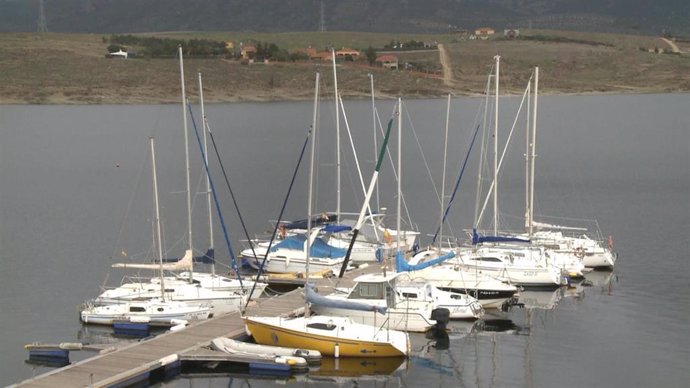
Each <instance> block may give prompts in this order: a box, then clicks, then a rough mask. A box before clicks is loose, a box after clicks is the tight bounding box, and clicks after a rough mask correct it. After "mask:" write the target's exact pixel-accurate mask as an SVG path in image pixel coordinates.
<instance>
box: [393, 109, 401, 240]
mask: <svg viewBox="0 0 690 388" xmlns="http://www.w3.org/2000/svg"><path fill="white" fill-rule="evenodd" d="M401 183H402V99H401V98H400V97H398V204H397V212H398V216H397V217H396V218H397V220H396V225H395V227H396V228H397V229H396V230H397V232H396V233H395V244H396V249H397V251H398V252H400V245H401V244H400V229H401V225H400V214H401V213H400V211H401V202H402V199H401V198H402V184H401Z"/></svg>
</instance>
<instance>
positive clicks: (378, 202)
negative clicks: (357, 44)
mask: <svg viewBox="0 0 690 388" xmlns="http://www.w3.org/2000/svg"><path fill="white" fill-rule="evenodd" d="M369 82H370V84H371V119H372V124H373V125H374V126H373V128H374V163H376V158H377V157H378V152H379V146H378V144H377V141H376V139H377V138H378V136H376V100H375V98H374V96H375V95H374V93H375V92H374V75H373V74H371V73H369ZM379 211H381V199H380V197H379V185H378V183H377V184H376V212H377V213H378V212H379ZM374 230H376V228H374Z"/></svg>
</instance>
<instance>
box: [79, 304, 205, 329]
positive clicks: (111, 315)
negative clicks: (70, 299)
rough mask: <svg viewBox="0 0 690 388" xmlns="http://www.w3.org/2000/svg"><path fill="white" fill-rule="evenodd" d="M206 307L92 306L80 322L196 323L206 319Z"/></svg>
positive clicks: (161, 305)
mask: <svg viewBox="0 0 690 388" xmlns="http://www.w3.org/2000/svg"><path fill="white" fill-rule="evenodd" d="M210 315H211V309H210V307H208V306H194V305H190V304H187V303H182V302H169V301H168V302H163V301H144V302H127V303H122V304H113V305H106V306H92V307H88V308H85V309H84V310H82V311H81V313H80V318H81V321H82V322H84V323H93V324H98V325H112V324H113V323H114V322H118V321H129V320H132V319H140V320H142V319H143V320H146V321H150V322H161V323H169V322H171V320H184V321H197V320H203V319H208V318H209V316H210Z"/></svg>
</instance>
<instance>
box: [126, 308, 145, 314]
mask: <svg viewBox="0 0 690 388" xmlns="http://www.w3.org/2000/svg"><path fill="white" fill-rule="evenodd" d="M129 312H131V313H143V312H146V309H145V308H143V307H141V306H130V307H129Z"/></svg>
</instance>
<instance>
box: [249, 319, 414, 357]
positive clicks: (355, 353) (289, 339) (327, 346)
mask: <svg viewBox="0 0 690 388" xmlns="http://www.w3.org/2000/svg"><path fill="white" fill-rule="evenodd" d="M297 319H300V318H297ZM302 319H304V318H302ZM273 320H275V321H276V322H277V323H276V324H269V322H270V321H266V320H264V321H261V320H260V318H251V317H247V318H245V320H244V322H245V325H246V328H247V331H248V332H249V333H250V334H251V335H252V337H254V340H255V341H256V342H257V343H259V344H264V345H274V346H286V347H304V348H308V349H314V350H318V351H319V352H321V354H323V355H326V356H334V357H335V356H339V357H403V356H407V355H408V353H409V339H407V340H406V344H404V345H399V346H395V345H393V344H391V343H387V342H384V341H375V340H370V339H365V338H363V337H365V335H364V334H363V333H361V332H360V333H357V332H358V331H359V330H357V327H354V328H347V329H344V328H343V327H338V328H336V329H335V330H336V331H338V330H339V334H343V332H344V331H345V330H349V331H351V332H349V333H347V334H348V336H347V337H345V336H333V335H328V333H326V332H325V331H324V330H318V329H308V328H307V329H304V330H297V329H295V328H291V327H287V326H288V325H283V324H281V323H280V321H279V320H278V319H275V318H274V319H273ZM360 326H361V325H360ZM372 329H375V328H372ZM378 332H379V333H380V334H378V335H377V337H375V338H379V336H381V337H382V338H385V333H384V332H385V330H380V331H378ZM398 334H402V333H398ZM358 337H359V338H358ZM405 337H406V336H405ZM403 346H404V348H403ZM336 349H337V350H336ZM336 353H337V354H336Z"/></svg>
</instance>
